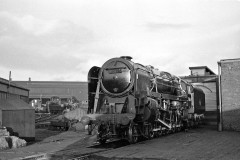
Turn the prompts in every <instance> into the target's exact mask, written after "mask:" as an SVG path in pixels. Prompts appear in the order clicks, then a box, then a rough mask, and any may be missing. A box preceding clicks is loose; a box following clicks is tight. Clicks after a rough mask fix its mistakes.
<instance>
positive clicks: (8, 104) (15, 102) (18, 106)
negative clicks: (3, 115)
mask: <svg viewBox="0 0 240 160" xmlns="http://www.w3.org/2000/svg"><path fill="white" fill-rule="evenodd" d="M27 109H33V108H32V107H31V106H30V105H29V104H28V103H26V102H24V101H23V100H21V99H11V98H9V99H0V110H27Z"/></svg>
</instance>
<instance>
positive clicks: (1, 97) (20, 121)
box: [0, 78, 35, 140]
mask: <svg viewBox="0 0 240 160" xmlns="http://www.w3.org/2000/svg"><path fill="white" fill-rule="evenodd" d="M28 99H29V90H28V89H26V88H23V87H20V86H18V85H16V84H14V83H12V82H9V81H8V80H5V79H2V78H0V126H4V127H7V129H8V130H9V131H10V133H11V134H13V135H16V136H18V137H21V138H24V139H26V140H34V139H35V110H34V109H33V108H32V107H31V106H30V105H29V104H28Z"/></svg>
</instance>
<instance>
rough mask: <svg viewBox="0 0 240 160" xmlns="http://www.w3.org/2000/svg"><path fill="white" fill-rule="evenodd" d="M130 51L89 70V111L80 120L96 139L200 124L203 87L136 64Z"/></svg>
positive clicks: (136, 135)
mask: <svg viewBox="0 0 240 160" xmlns="http://www.w3.org/2000/svg"><path fill="white" fill-rule="evenodd" d="M131 59H132V58H131V57H129V56H123V57H120V58H112V59H109V60H108V61H106V62H105V63H104V64H103V66H102V67H101V68H99V67H96V66H94V67H92V68H91V69H90V71H89V73H88V98H89V106H88V114H87V115H86V116H84V117H82V119H81V122H82V123H83V124H85V125H88V128H89V134H91V131H92V129H93V128H94V127H97V130H98V141H99V142H100V143H105V142H106V141H107V140H109V139H113V138H119V139H126V140H128V141H129V142H130V143H136V142H137V141H138V140H139V138H141V137H144V138H147V139H151V138H154V137H158V136H160V135H162V134H167V133H171V132H177V131H180V130H181V129H183V128H187V127H189V126H192V125H197V124H198V123H200V122H201V121H202V119H203V117H204V112H205V94H204V92H203V91H202V90H201V89H199V88H197V87H195V86H193V85H191V84H190V83H188V82H186V81H184V80H182V79H181V78H179V77H177V76H174V75H172V74H170V73H168V72H164V71H160V70H158V69H156V68H154V67H153V66H143V65H141V64H138V63H134V62H133V61H132V60H131Z"/></svg>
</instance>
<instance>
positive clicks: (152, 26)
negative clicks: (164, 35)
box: [146, 22, 191, 31]
mask: <svg viewBox="0 0 240 160" xmlns="http://www.w3.org/2000/svg"><path fill="white" fill-rule="evenodd" d="M146 27H147V28H148V29H149V30H151V31H152V30H159V29H187V28H189V27H191V25H190V24H187V23H179V24H177V23H175V24H174V23H161V22H159V23H157V22H148V23H147V24H146Z"/></svg>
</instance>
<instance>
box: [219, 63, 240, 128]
mask: <svg viewBox="0 0 240 160" xmlns="http://www.w3.org/2000/svg"><path fill="white" fill-rule="evenodd" d="M220 63H221V87H222V119H223V129H225V130H236V131H240V60H239V59H238V60H221V62H220Z"/></svg>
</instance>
